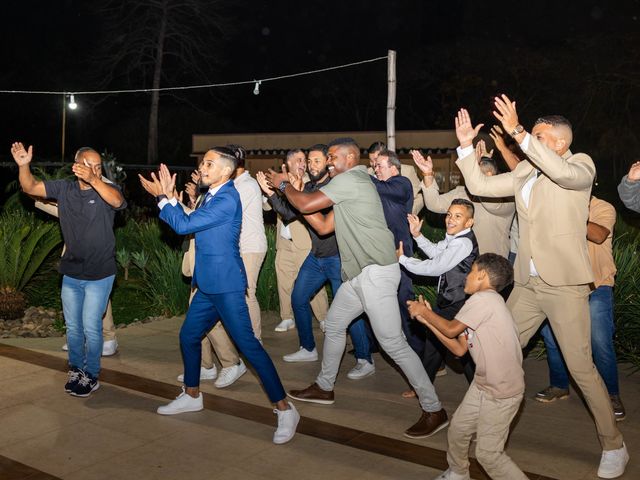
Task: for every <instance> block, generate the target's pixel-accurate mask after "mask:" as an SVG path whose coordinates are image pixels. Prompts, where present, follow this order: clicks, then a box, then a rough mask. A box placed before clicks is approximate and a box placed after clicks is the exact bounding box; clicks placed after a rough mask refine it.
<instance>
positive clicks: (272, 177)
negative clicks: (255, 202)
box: [266, 165, 289, 188]
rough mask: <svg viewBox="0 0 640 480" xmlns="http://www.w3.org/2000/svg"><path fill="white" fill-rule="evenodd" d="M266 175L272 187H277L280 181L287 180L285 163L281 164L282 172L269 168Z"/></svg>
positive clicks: (287, 174)
mask: <svg viewBox="0 0 640 480" xmlns="http://www.w3.org/2000/svg"><path fill="white" fill-rule="evenodd" d="M266 176H267V180H268V181H269V183H270V184H271V185H272V186H273V188H279V187H280V184H281V183H282V182H288V181H289V173H288V172H287V166H286V165H282V173H278V172H276V171H275V170H273V169H271V168H270V169H269V172H268V173H267V174H266Z"/></svg>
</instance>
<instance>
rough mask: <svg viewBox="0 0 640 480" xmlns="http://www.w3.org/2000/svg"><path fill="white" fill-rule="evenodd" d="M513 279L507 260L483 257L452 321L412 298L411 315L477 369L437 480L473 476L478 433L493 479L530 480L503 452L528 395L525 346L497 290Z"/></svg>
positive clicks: (479, 453)
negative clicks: (471, 456) (472, 448)
mask: <svg viewBox="0 0 640 480" xmlns="http://www.w3.org/2000/svg"><path fill="white" fill-rule="evenodd" d="M512 281H513V268H512V267H511V264H510V263H509V261H508V260H507V259H505V258H503V257H501V256H499V255H496V254H494V253H485V254H483V255H480V256H479V257H478V259H477V260H476V261H475V262H474V263H473V266H472V268H471V272H469V274H468V275H467V279H466V283H465V288H464V291H465V293H467V294H468V295H471V297H469V299H468V300H467V301H466V303H465V304H464V306H463V307H462V308H461V309H460V311H459V312H458V313H457V314H456V316H455V318H454V319H453V320H451V321H449V320H446V319H444V318H442V317H441V316H439V315H438V314H436V313H434V312H433V311H432V310H431V306H430V305H429V304H428V303H427V302H425V301H424V300H423V299H422V297H420V299H419V300H418V301H409V302H408V305H409V313H410V314H411V316H412V317H414V318H416V319H417V320H418V321H420V322H421V323H424V324H425V325H426V326H427V327H428V328H430V329H431V330H432V331H433V333H434V334H435V335H436V336H437V337H438V339H439V340H440V341H441V342H442V343H443V344H444V345H445V346H446V347H447V348H448V349H449V350H450V351H451V352H452V353H453V354H454V355H456V356H462V355H464V354H465V353H466V352H467V351H468V352H469V353H470V354H471V357H472V358H473V360H474V362H475V364H476V373H475V376H474V378H473V381H472V382H471V385H470V386H469V390H468V391H467V393H466V395H465V397H464V399H463V400H462V403H461V404H460V406H459V407H458V409H457V410H456V412H455V413H454V414H453V418H452V419H451V423H450V425H449V432H448V435H447V440H448V443H449V448H448V450H447V461H448V463H449V469H448V470H447V471H445V472H443V473H442V474H441V475H440V476H438V477H437V479H436V480H469V479H470V478H471V477H470V476H469V444H470V441H471V436H472V435H473V434H474V433H476V434H477V444H476V457H477V459H478V462H480V464H481V465H482V466H483V467H484V469H485V470H486V471H487V473H488V474H489V476H490V477H491V478H492V479H494V480H501V479H502V480H521V479H526V478H527V477H526V476H525V474H524V473H522V470H520V469H519V468H518V466H517V465H516V464H515V463H514V462H513V460H511V459H510V458H509V457H508V456H507V454H506V453H505V452H504V444H505V442H506V440H507V437H508V435H509V425H510V424H511V421H512V420H513V417H514V416H515V414H516V413H517V411H518V408H519V406H520V403H521V402H522V396H523V393H524V371H523V370H522V350H521V348H520V342H519V340H518V332H517V330H516V326H515V323H514V321H513V317H512V316H511V313H510V312H509V310H508V309H507V306H506V304H505V302H504V300H503V299H502V297H501V296H500V294H499V293H498V292H499V291H500V290H502V289H503V288H504V287H506V286H507V285H509V284H510V283H511V282H512Z"/></svg>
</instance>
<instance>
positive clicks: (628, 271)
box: [613, 237, 640, 371]
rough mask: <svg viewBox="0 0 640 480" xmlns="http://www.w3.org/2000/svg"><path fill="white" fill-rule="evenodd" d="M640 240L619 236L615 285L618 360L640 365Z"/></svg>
mask: <svg viewBox="0 0 640 480" xmlns="http://www.w3.org/2000/svg"><path fill="white" fill-rule="evenodd" d="M639 249H640V241H638V240H633V241H630V242H628V241H627V239H626V238H624V237H623V238H620V237H618V238H616V241H615V242H614V245H613V258H614V260H615V263H616V267H617V269H618V273H617V275H616V285H615V287H614V289H613V294H614V302H615V319H616V336H615V342H616V351H617V354H618V361H621V362H629V363H631V364H632V365H633V367H634V370H635V371H637V370H639V369H640V316H639V312H640V290H639V288H640V282H638V272H639V271H640V254H639V253H638V251H639Z"/></svg>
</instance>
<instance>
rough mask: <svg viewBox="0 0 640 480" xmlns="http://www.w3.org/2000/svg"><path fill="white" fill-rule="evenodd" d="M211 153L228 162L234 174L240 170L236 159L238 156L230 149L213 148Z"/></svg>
mask: <svg viewBox="0 0 640 480" xmlns="http://www.w3.org/2000/svg"><path fill="white" fill-rule="evenodd" d="M208 151H209V152H216V153H217V154H218V155H220V158H222V159H223V160H226V161H227V162H229V163H230V164H231V165H230V166H231V170H232V174H233V172H235V170H236V168H238V159H237V158H236V154H235V152H234V151H233V150H231V149H230V148H229V147H211V148H210V149H209V150H208Z"/></svg>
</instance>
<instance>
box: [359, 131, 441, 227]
mask: <svg viewBox="0 0 640 480" xmlns="http://www.w3.org/2000/svg"><path fill="white" fill-rule="evenodd" d="M386 149H387V145H386V144H385V143H384V142H373V143H372V144H371V146H370V147H369V150H368V152H369V168H368V169H367V172H369V175H372V176H374V177H375V176H376V172H375V170H374V169H375V167H376V160H377V159H378V157H379V156H380V152H382V151H383V150H386ZM400 175H401V176H403V177H406V178H408V179H409V181H410V182H411V188H412V189H413V208H412V211H411V213H412V214H414V215H418V213H419V212H420V210H422V208H423V207H424V199H423V198H422V193H421V190H420V179H419V178H418V174H417V173H416V169H415V168H414V166H413V165H406V164H404V163H403V164H401V166H400ZM447 206H448V205H447ZM445 211H446V209H445Z"/></svg>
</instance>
